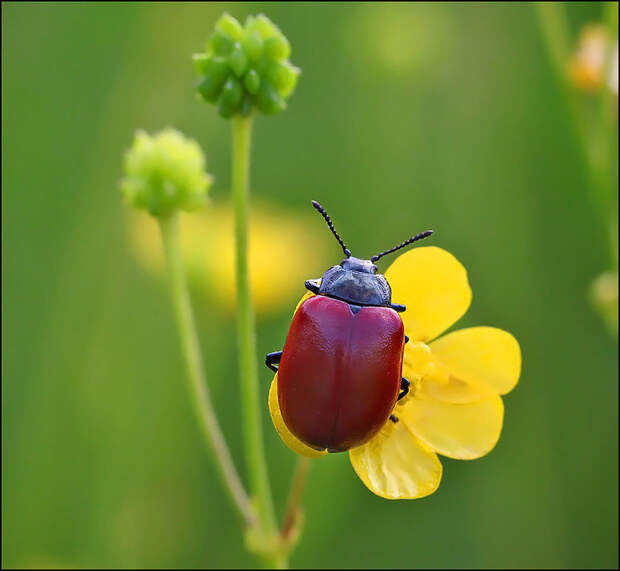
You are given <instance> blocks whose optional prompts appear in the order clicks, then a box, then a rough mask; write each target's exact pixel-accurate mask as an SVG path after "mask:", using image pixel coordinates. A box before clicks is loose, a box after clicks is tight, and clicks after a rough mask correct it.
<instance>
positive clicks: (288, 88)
mask: <svg viewBox="0 0 620 571" xmlns="http://www.w3.org/2000/svg"><path fill="white" fill-rule="evenodd" d="M300 71H301V70H300V69H299V68H298V67H295V66H293V65H291V64H290V63H288V62H284V63H272V64H271V65H270V66H269V67H268V68H267V73H266V75H267V79H268V80H269V81H270V82H271V83H272V85H273V86H274V87H275V88H276V90H277V91H278V93H279V94H280V95H282V96H283V97H288V96H289V95H290V94H291V93H293V90H294V89H295V85H297V78H298V77H299V74H300Z"/></svg>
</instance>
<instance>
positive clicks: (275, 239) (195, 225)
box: [130, 202, 326, 313]
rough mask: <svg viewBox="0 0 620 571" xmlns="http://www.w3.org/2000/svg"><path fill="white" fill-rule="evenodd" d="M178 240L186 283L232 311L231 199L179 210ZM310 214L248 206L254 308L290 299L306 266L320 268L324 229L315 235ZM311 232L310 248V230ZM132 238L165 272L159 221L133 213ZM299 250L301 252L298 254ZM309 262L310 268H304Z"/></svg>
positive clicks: (267, 309)
mask: <svg viewBox="0 0 620 571" xmlns="http://www.w3.org/2000/svg"><path fill="white" fill-rule="evenodd" d="M180 217H181V242H182V246H183V257H184V261H185V265H186V268H187V273H188V278H189V281H190V284H191V285H192V286H193V287H194V288H195V289H197V290H198V291H199V292H201V293H203V294H204V295H203V296H202V299H201V301H209V302H210V304H211V305H217V306H220V307H222V308H223V309H225V310H228V311H231V310H233V309H234V307H235V304H236V295H235V270H234V268H235V259H234V255H235V254H234V231H233V211H232V207H231V205H230V204H229V203H227V202H226V203H221V204H214V205H213V206H211V207H210V208H207V209H206V210H204V211H200V212H196V213H192V214H185V213H181V214H180ZM313 224H314V221H313V220H311V217H310V216H306V215H305V214H299V213H297V212H295V211H291V210H287V209H283V208H282V207H280V206H278V205H275V204H272V203H268V202H260V203H258V204H256V205H253V206H252V212H251V225H250V234H249V242H250V249H249V269H250V278H251V287H252V296H253V299H254V304H255V307H256V310H257V312H258V313H272V312H275V311H278V310H280V309H281V308H283V307H285V306H286V305H289V304H290V302H291V300H293V299H294V298H295V296H296V294H297V292H298V291H299V286H300V284H303V283H304V280H305V279H306V277H307V275H309V274H308V272H310V273H315V272H318V271H319V269H320V268H321V267H322V259H323V255H324V252H325V242H326V240H325V239H324V237H323V235H322V234H321V233H319V234H318V235H317V236H314V232H313V230H312V229H313ZM309 235H312V248H308V236H309ZM130 240H131V243H132V246H133V250H134V253H135V255H136V257H137V258H138V260H139V261H141V262H142V263H143V265H144V266H145V267H146V268H147V269H148V270H149V271H151V272H153V273H154V274H157V275H160V276H163V273H164V257H163V250H162V246H161V237H160V235H159V229H158V227H157V224H156V223H155V222H154V221H153V220H152V219H151V217H150V216H145V215H143V214H141V213H136V214H132V216H131V219H130ZM300 252H303V256H301V255H300ZM308 267H310V269H308Z"/></svg>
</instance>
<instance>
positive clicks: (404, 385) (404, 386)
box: [396, 377, 411, 402]
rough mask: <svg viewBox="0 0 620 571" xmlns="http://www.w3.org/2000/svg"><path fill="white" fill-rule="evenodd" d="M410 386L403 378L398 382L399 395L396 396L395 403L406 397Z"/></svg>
mask: <svg viewBox="0 0 620 571" xmlns="http://www.w3.org/2000/svg"><path fill="white" fill-rule="evenodd" d="M410 384H411V383H410V382H409V381H408V380H407V379H405V377H403V378H402V379H401V380H400V394H399V395H398V398H397V399H396V402H398V401H399V400H400V399H402V398H404V397H405V396H406V395H407V393H408V392H409V385H410Z"/></svg>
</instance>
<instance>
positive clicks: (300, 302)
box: [293, 291, 314, 315]
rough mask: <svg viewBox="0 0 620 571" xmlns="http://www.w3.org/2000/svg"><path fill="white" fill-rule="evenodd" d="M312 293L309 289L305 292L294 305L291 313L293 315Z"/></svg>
mask: <svg viewBox="0 0 620 571" xmlns="http://www.w3.org/2000/svg"><path fill="white" fill-rule="evenodd" d="M313 295H314V294H313V293H312V292H311V291H308V292H306V293H305V294H304V295H303V296H302V298H301V299H300V300H299V301H298V302H297V305H296V306H295V311H293V315H295V314H296V313H297V310H298V309H299V306H300V305H301V304H302V303H303V302H304V301H306V300H307V299H310V298H311V297H312V296H313Z"/></svg>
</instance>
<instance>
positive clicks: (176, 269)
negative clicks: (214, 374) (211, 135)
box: [159, 212, 255, 526]
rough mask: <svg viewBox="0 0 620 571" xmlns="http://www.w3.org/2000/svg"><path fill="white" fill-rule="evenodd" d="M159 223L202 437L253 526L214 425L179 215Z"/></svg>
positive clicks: (220, 432)
mask: <svg viewBox="0 0 620 571" xmlns="http://www.w3.org/2000/svg"><path fill="white" fill-rule="evenodd" d="M159 222H160V227H161V234H162V239H163V242H164V249H165V251H166V263H167V268H168V275H169V279H170V290H171V294H172V304H173V306H174V315H175V318H176V322H177V329H178V333H179V338H180V341H181V349H182V352H183V358H184V360H185V365H186V367H187V378H188V380H189V386H190V396H191V398H192V404H193V406H194V409H195V412H196V415H197V417H198V421H199V423H200V428H201V430H202V433H203V436H204V437H205V440H206V441H207V444H208V445H209V447H210V448H211V451H212V452H213V454H214V455H215V458H216V464H217V467H218V469H219V474H220V477H221V479H222V482H223V483H224V486H225V488H226V490H227V491H228V493H229V495H230V498H231V500H232V503H233V505H234V506H235V507H236V508H237V510H238V511H239V513H240V514H241V517H242V518H243V520H244V521H245V523H246V524H247V525H248V526H252V525H253V523H254V520H255V515H254V513H253V510H252V508H251V505H250V501H249V498H248V496H247V494H246V492H245V489H244V488H243V485H242V484H241V480H240V479H239V475H238V474H237V470H236V469H235V465H234V464H233V461H232V458H231V456H230V452H229V451H228V447H227V446H226V441H225V440H224V436H223V434H222V431H221V429H220V426H219V424H218V422H217V418H216V416H215V411H214V409H213V405H212V404H211V397H210V395H209V389H208V387H207V383H206V377H205V375H204V368H203V364H202V358H201V354H200V347H199V345H198V337H197V335H196V326H195V324H194V315H193V313H192V306H191V303H190V299H189V293H188V291H187V283H186V280H185V270H184V268H183V259H182V256H181V244H180V235H179V215H178V214H177V213H176V212H175V213H173V214H171V215H170V216H167V217H165V218H161V219H160V221H159Z"/></svg>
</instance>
